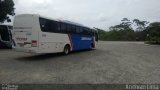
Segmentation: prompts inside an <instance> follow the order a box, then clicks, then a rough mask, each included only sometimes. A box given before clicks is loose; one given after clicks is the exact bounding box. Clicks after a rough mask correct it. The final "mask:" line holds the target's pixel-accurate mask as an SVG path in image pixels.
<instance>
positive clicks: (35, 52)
mask: <svg viewBox="0 0 160 90" xmlns="http://www.w3.org/2000/svg"><path fill="white" fill-rule="evenodd" d="M13 49H14V50H15V51H17V52H26V53H33V54H38V53H40V52H39V51H38V50H33V49H25V48H17V47H14V48H13Z"/></svg>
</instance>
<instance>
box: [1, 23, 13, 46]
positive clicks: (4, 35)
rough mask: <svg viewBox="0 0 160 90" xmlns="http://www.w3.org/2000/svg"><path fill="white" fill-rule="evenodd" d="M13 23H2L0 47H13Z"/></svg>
mask: <svg viewBox="0 0 160 90" xmlns="http://www.w3.org/2000/svg"><path fill="white" fill-rule="evenodd" d="M12 28H13V27H12V25H0V48H9V49H11V48H12V44H13V40H12Z"/></svg>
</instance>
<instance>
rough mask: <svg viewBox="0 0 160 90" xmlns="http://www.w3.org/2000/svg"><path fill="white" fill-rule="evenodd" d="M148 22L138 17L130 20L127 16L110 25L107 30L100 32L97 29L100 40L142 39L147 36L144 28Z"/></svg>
mask: <svg viewBox="0 0 160 90" xmlns="http://www.w3.org/2000/svg"><path fill="white" fill-rule="evenodd" d="M148 23H149V22H147V21H141V20H138V19H134V20H132V21H131V20H129V19H128V18H123V19H122V20H121V23H120V24H119V25H115V26H111V27H110V28H109V31H106V32H105V31H103V32H102V31H100V29H99V31H100V36H99V37H100V39H101V40H107V41H144V40H145V39H146V37H147V31H146V28H147V24H148ZM133 25H134V26H133ZM135 27H136V28H135ZM133 28H135V30H134V29H133Z"/></svg>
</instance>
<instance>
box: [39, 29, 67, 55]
mask: <svg viewBox="0 0 160 90" xmlns="http://www.w3.org/2000/svg"><path fill="white" fill-rule="evenodd" d="M39 37H40V51H41V52H43V53H56V52H63V50H64V46H65V45H66V44H70V41H69V38H68V35H67V34H60V33H47V32H41V33H40V34H39Z"/></svg>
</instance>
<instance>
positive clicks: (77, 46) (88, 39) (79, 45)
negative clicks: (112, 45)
mask: <svg viewBox="0 0 160 90" xmlns="http://www.w3.org/2000/svg"><path fill="white" fill-rule="evenodd" d="M71 39H72V43H73V50H83V49H90V48H92V44H93V43H94V42H93V41H94V40H93V37H92V36H86V35H77V34H71Z"/></svg>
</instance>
